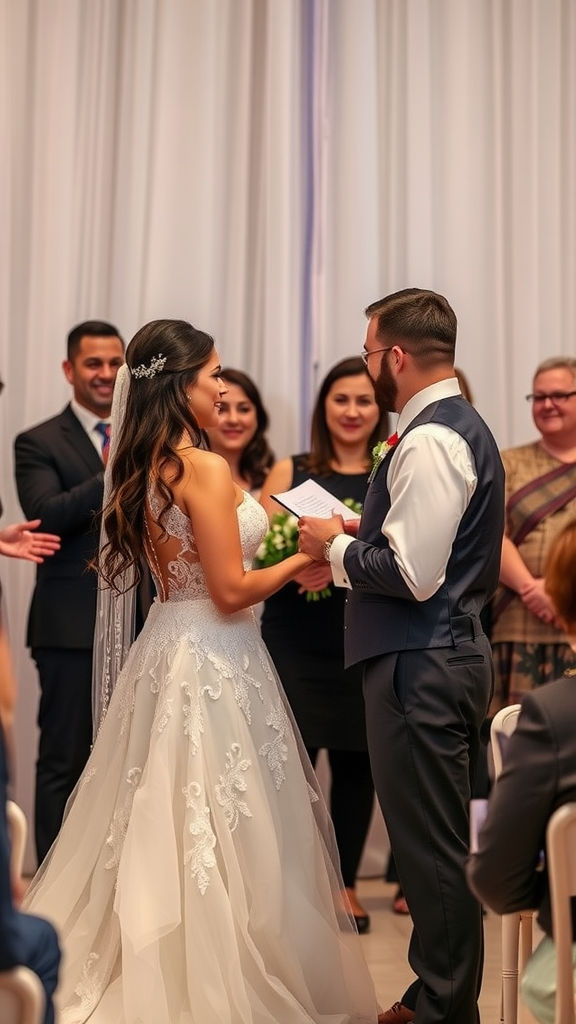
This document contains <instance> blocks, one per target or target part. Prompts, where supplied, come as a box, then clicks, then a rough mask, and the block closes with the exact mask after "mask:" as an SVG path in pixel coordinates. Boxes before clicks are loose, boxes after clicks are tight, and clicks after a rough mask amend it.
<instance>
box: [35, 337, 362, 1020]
mask: <svg viewBox="0 0 576 1024" xmlns="http://www.w3.org/2000/svg"><path fill="white" fill-rule="evenodd" d="M126 362H127V366H126V368H125V369H124V368H123V369H122V370H121V371H120V373H119V375H118V379H117V384H116V391H115V396H114V408H113V417H112V441H111V453H110V463H109V469H108V485H109V486H108V487H107V494H108V497H106V494H105V505H104V512H103V519H104V529H105V537H104V545H103V548H102V551H101V555H100V562H99V566H100V574H101V578H102V581H103V585H104V586H105V587H107V588H108V590H107V591H106V593H108V594H109V595H110V596H111V597H112V599H113V602H114V603H115V602H116V601H117V602H119V604H120V605H121V606H122V607H121V608H120V609H119V610H113V611H112V612H111V613H110V616H109V621H110V623H111V628H110V635H109V636H108V638H107V644H108V646H107V647H106V652H107V656H106V658H105V672H104V676H105V679H104V685H105V686H106V687H107V700H108V699H109V704H108V710H107V712H106V714H105V716H104V718H103V720H102V723H101V725H100V728H99V731H98V734H97V737H96V741H95V744H94V748H93V751H92V754H91V757H90V759H89V761H88V764H87V766H86V769H85V771H84V773H83V775H82V777H81V779H80V781H79V783H78V787H77V789H76V790H75V792H74V794H73V796H72V798H71V800H70V802H69V804H68V807H67V813H66V816H65V819H64V823H63V826H62V830H61V832H60V835H59V837H58V839H57V841H56V843H55V844H54V846H53V847H52V850H51V851H50V853H49V855H48V857H47V858H46V860H45V861H44V863H43V865H42V868H41V870H40V872H39V874H38V875H37V877H36V879H35V880H34V881H33V883H32V887H31V890H30V895H29V896H28V898H27V907H28V908H29V909H34V910H35V911H40V912H44V913H45V914H46V915H47V916H49V917H50V919H52V920H53V921H54V922H55V923H56V925H57V926H58V928H59V933H60V936H61V940H62V944H63V947H64V951H65V957H64V961H65V963H64V968H63V971H62V978H61V984H60V990H59V1004H60V1008H61V1016H60V1020H61V1022H62V1024H72V1022H74V1024H83V1022H84V1021H88V1020H89V1021H90V1024H110V1022H111V1021H114V1022H115V1024H221V1022H222V1021H228V1022H230V1024H232V1022H234V1024H270V1022H271V1021H282V1024H312V1022H314V1024H328V1022H330V1024H333V1022H334V1024H335V1022H338V1024H345V1022H350V1024H352V1022H358V1024H360V1022H366V1024H368V1022H375V1021H376V1017H377V1009H376V1005H375V997H374V991H373V986H372V984H371V981H370V977H369V973H368V969H367V967H366V963H365V961H364V958H363V956H362V951H361V949H360V942H359V940H358V938H357V936H356V934H355V931H354V927H353V923H352V922H351V921H350V919H349V918H348V917H347V915H346V911H345V907H344V904H343V902H342V899H341V897H340V895H339V884H340V882H339V878H338V874H337V870H336V869H335V868H334V866H333V864H332V861H331V859H330V856H329V855H328V850H329V849H330V844H331V839H330V826H329V821H328V820H327V816H326V812H325V808H324V807H323V803H322V800H321V798H320V796H319V794H318V791H317V787H316V786H315V783H314V776H313V772H312V770H311V767H310V765H309V763H307V758H306V755H305V752H304V751H303V750H302V751H301V750H300V748H299V738H298V735H297V730H295V728H294V727H293V725H292V722H291V720H290V716H289V714H288V712H287V709H286V707H285V705H284V703H283V700H282V696H281V692H280V689H279V687H278V684H277V678H276V676H275V674H274V671H273V667H272V665H271V662H270V660H269V657H268V653H267V651H266V648H265V647H264V644H263V642H262V640H261V637H260V635H259V630H258V628H257V625H256V622H255V619H254V615H253V612H252V610H251V607H250V606H251V605H252V604H253V603H254V602H257V601H259V600H262V599H263V598H265V597H267V596H269V594H270V593H271V592H272V591H273V590H275V589H277V588H278V587H280V586H282V585H283V584H284V583H285V582H286V581H287V580H288V579H290V578H291V577H292V576H293V575H294V574H295V573H297V572H299V571H301V570H302V569H303V568H305V567H306V566H307V565H308V564H309V559H308V558H307V557H306V556H304V555H294V556H293V557H292V558H291V559H287V560H286V561H285V562H283V563H282V564H281V565H277V566H272V567H270V568H268V569H263V570H261V571H253V570H251V563H252V559H253V556H254V553H255V551H256V549H257V547H258V545H259V544H260V541H261V538H262V536H263V534H264V533H265V531H266V526H267V522H266V516H265V514H264V512H263V510H262V508H261V507H260V506H259V505H258V503H257V502H256V501H255V500H254V499H253V498H252V497H251V496H250V495H249V494H248V493H247V492H245V491H242V490H240V488H239V487H237V486H236V485H235V484H234V483H233V481H232V477H231V474H230V469H229V467H228V465H227V463H226V462H225V460H224V459H222V458H221V457H220V456H219V455H216V454H215V453H213V452H210V451H206V450H205V448H204V446H203V434H202V432H203V431H204V430H205V429H207V428H209V427H210V426H212V425H214V423H215V422H216V419H217V416H218V409H219V405H220V402H221V400H222V397H223V395H224V394H225V392H226V386H225V384H224V382H223V381H222V380H221V377H220V374H221V369H220V361H219V357H218V353H217V352H216V349H215V347H214V343H213V340H212V338H210V337H209V336H208V335H207V334H205V333H204V332H202V331H199V330H196V329H195V328H194V327H192V326H191V325H190V324H188V323H185V322H183V321H178V320H160V321H154V322H153V323H150V324H147V325H146V326H145V327H143V328H142V329H141V330H140V331H138V333H137V334H136V336H135V337H134V339H133V340H132V342H131V343H130V345H129V346H128V349H127V352H126ZM142 556H143V557H144V558H145V559H146V561H147V562H148V564H149V566H150V569H151V570H152V573H153V574H154V577H155V582H156V587H157V592H158V598H157V600H156V601H155V602H154V604H153V606H152V608H151V610H150V612H149V614H148V617H147V619H146V622H145V624H144V627H143V629H142V631H141V633H140V634H139V636H138V638H137V639H136V640H135V642H134V643H133V645H132V647H131V648H130V650H129V653H128V656H127V658H126V660H125V663H124V665H123V667H122V669H121V671H120V674H119V676H118V679H117V681H116V684H115V687H114V688H113V689H112V690H111V695H110V692H109V691H110V689H111V688H110V687H109V685H108V684H109V680H108V676H109V674H110V666H111V665H113V664H114V661H115V655H116V653H117V652H118V650H121V649H122V648H123V647H124V639H123V637H122V635H121V634H122V632H123V626H125V625H126V623H127V622H128V621H129V617H128V616H127V615H126V614H125V608H124V604H125V602H126V600H127V599H128V598H129V597H130V595H131V594H132V593H133V591H134V586H133V584H134V583H135V582H136V581H137V579H138V576H139V574H140V564H141V557H142ZM306 768H307V770H306Z"/></svg>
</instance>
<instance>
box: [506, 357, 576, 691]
mask: <svg viewBox="0 0 576 1024" xmlns="http://www.w3.org/2000/svg"><path fill="white" fill-rule="evenodd" d="M526 398H527V400H528V401H529V402H530V404H531V406H532V416H533V419H534V425H535V427H536V429H537V430H538V432H539V434H540V437H539V438H538V440H536V441H533V442H531V443H530V444H525V445H521V446H520V447H518V448H510V449H509V450H508V451H504V452H502V460H503V462H504V466H505V469H506V534H505V537H504V541H503V546H502V567H501V571H500V588H499V590H498V591H497V593H496V595H495V597H494V600H493V604H492V646H493V651H494V666H495V671H496V685H495V695H494V702H493V709H492V710H493V711H496V710H498V708H499V707H504V706H505V705H506V704H512V703H515V702H517V701H519V700H521V698H522V695H523V694H524V693H525V692H526V691H527V690H531V689H533V688H534V687H536V686H539V685H540V684H542V683H547V682H549V681H550V680H552V679H556V678H557V677H558V676H560V675H562V672H563V671H564V669H565V668H566V667H567V666H568V665H571V664H572V663H573V660H574V654H573V652H572V650H571V648H570V647H569V645H568V644H567V642H566V635H565V633H564V632H563V630H562V629H561V628H560V626H559V624H558V623H557V621H556V613H555V610H554V606H553V604H552V601H551V599H550V596H549V595H548V594H547V593H546V592H545V590H544V572H545V568H546V559H547V556H548V551H549V548H550V545H551V543H552V541H553V540H554V538H555V537H556V536H557V534H558V533H560V531H561V530H562V529H563V527H564V526H565V525H566V524H567V523H568V522H569V521H570V520H571V519H574V518H575V517H576V359H572V358H569V357H568V356H556V357H554V358H551V359H547V360H546V361H545V362H543V363H541V364H540V366H538V368H537V370H536V373H535V375H534V380H533V386H532V393H531V394H529V395H527V396H526Z"/></svg>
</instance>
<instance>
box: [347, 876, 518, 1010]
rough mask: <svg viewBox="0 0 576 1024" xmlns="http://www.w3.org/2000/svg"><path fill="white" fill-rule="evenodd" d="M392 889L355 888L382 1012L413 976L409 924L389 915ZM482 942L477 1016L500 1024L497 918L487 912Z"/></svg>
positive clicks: (376, 882)
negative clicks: (367, 921)
mask: <svg viewBox="0 0 576 1024" xmlns="http://www.w3.org/2000/svg"><path fill="white" fill-rule="evenodd" d="M395 890H396V886H394V885H390V884H388V883H386V882H383V881H381V880H380V879H362V880H360V881H359V882H358V885H357V892H358V896H359V898H360V902H361V903H362V906H364V907H365V908H366V910H367V911H368V913H369V914H370V917H371V923H372V927H371V931H370V933H369V934H368V935H363V936H362V945H363V947H364V951H365V954H366V959H367V961H368V964H369V967H370V971H371V973H372V977H373V979H374V984H375V986H376V992H377V995H378V998H379V1000H380V1003H381V1006H382V1009H384V1010H387V1009H388V1007H389V1006H391V1005H392V1004H393V1003H394V1002H396V1000H397V999H400V996H401V995H402V993H403V992H404V991H405V989H406V988H407V987H408V985H409V984H410V982H411V981H412V980H413V977H414V976H413V974H412V971H411V970H410V967H409V965H408V961H407V959H406V954H407V949H408V940H409V937H410V932H411V927H412V926H411V921H410V918H409V917H402V916H400V915H398V914H394V913H393V912H392V897H393V895H394V892H395ZM484 939H485V962H484V976H483V984H482V991H481V993H480V1015H481V1019H482V1024H499V1021H500V950H501V944H500V918H499V917H498V916H497V915H496V914H493V913H491V912H490V911H489V912H488V914H487V915H486V916H485V918H484ZM523 1016H524V1015H523V1014H522V1015H521V1019H522V1017H523ZM462 1024H467V1022H465V1021H463V1022H462Z"/></svg>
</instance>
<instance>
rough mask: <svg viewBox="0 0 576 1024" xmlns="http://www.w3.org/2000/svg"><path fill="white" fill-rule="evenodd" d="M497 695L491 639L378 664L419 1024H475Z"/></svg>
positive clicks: (384, 776) (368, 673)
mask: <svg viewBox="0 0 576 1024" xmlns="http://www.w3.org/2000/svg"><path fill="white" fill-rule="evenodd" d="M491 687H492V670H491V661H490V649H489V645H488V642H487V641H486V639H485V638H484V637H480V638H477V639H476V641H469V642H468V641H467V642H464V643H461V644H459V646H458V647H457V648H456V649H451V648H450V649H442V648H440V649H429V650H423V651H403V652H401V653H399V654H390V655H383V656H382V657H380V658H374V659H372V660H371V661H370V662H369V663H368V664H367V666H366V670H365V676H364V696H365V700H366V720H367V728H368V746H369V750H370V757H371V761H372V771H373V774H374V780H375V783H376V791H377V793H378V797H379V800H380V805H381V807H382V811H383V814H384V818H385V821H386V825H387V828H388V831H389V833H390V839H391V843H392V848H393V850H394V856H395V859H396V864H397V867H398V873H399V875H400V879H401V883H402V887H403V889H404V892H405V894H406V899H407V901H408V905H409V907H410V912H411V914H412V919H413V922H414V930H413V933H412V938H411V942H410V950H409V960H410V964H411V966H412V969H413V970H414V972H415V974H416V975H417V978H418V982H417V983H415V984H414V985H413V986H411V987H410V989H409V990H408V991H407V992H406V993H404V995H403V996H402V997H401V1000H400V1001H401V1002H402V1003H404V1005H405V1006H409V1007H410V1008H412V1009H415V1011H416V1021H417V1022H418V1024H440V1022H442V1024H464V1022H466V1024H474V1022H475V1021H478V1020H479V1017H478V1009H477V1000H478V993H479V990H480V983H481V975H482V958H483V940H482V917H481V909H480V905H479V904H478V902H477V901H476V900H475V899H474V897H473V896H472V895H471V893H470V891H469V889H468V886H467V884H466V878H465V874H464V864H465V860H466V856H467V851H468V805H469V800H470V794H471V790H472V784H473V777H474V774H475V768H476V762H477V758H478V748H479V742H480V741H479V732H480V727H481V724H482V721H483V719H484V717H485V715H486V710H487V707H488V701H489V699H490V693H491Z"/></svg>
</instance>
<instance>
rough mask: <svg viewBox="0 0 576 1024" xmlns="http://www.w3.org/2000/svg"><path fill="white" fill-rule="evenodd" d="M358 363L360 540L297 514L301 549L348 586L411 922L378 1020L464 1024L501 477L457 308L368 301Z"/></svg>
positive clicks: (426, 301) (375, 766)
mask: <svg viewBox="0 0 576 1024" xmlns="http://www.w3.org/2000/svg"><path fill="white" fill-rule="evenodd" d="M366 315H367V317H368V327H367V333H366V341H365V350H364V359H365V362H366V365H367V367H368V371H369V373H370V376H371V377H372V380H373V381H374V388H375V391H376V397H377V399H378V402H379V404H380V405H381V407H382V408H383V410H388V411H394V412H398V413H399V414H400V415H399V419H398V428H397V436H396V435H395V436H394V437H393V438H391V439H390V444H389V445H384V446H383V447H382V449H381V454H382V453H383V457H382V459H381V461H379V462H378V464H377V468H376V471H375V474H374V476H373V480H372V483H371V485H370V487H369V490H368V494H367V497H366V501H365V504H364V510H363V515H362V520H361V523H360V528H359V532H358V538H357V539H354V538H352V537H350V536H347V535H346V534H345V533H344V530H343V525H342V520H341V519H340V518H339V517H336V516H335V517H333V518H332V519H329V520H319V519H311V518H308V517H304V518H303V519H301V520H300V547H301V550H302V551H304V552H306V554H309V555H311V556H312V557H313V558H315V559H317V560H320V559H322V558H324V559H326V560H328V561H329V562H330V564H331V567H332V573H333V576H334V582H335V583H336V584H337V585H340V586H344V587H346V588H348V590H349V594H348V599H347V606H346V620H345V622H346V625H345V655H346V663H347V665H353V664H355V663H357V662H363V664H364V696H365V701H366V718H367V728H368V746H369V751H370V758H371V763H372V771H373V775H374V781H375V785H376V790H377V793H378V799H379V801H380V805H381V807H382V811H383V813H384V817H385V820H386V824H387V827H388V832H389V835H390V841H391V846H392V850H393V852H394V857H395V860H396V864H397V867H398V873H399V876H400V882H401V885H402V888H403V890H404V893H405V895H406V899H407V901H408V905H409V907H410V913H411V915H412V921H413V925H414V928H413V932H412V938H411V942H410V949H409V960H410V964H411V966H412V968H413V970H414V972H415V974H416V976H417V980H416V981H415V982H414V983H413V984H412V985H411V986H410V988H409V989H408V990H407V991H406V992H405V993H404V995H403V996H402V997H401V1000H400V1001H399V1002H396V1003H395V1004H394V1006H392V1007H391V1008H390V1010H387V1011H386V1012H385V1013H383V1014H381V1016H380V1018H379V1020H380V1022H381V1024H409V1022H411V1021H415V1022H417V1024H439V1022H440V1021H442V1022H444V1024H463V1022H466V1024H473V1022H474V1021H478V1020H479V1016H478V1008H477V1000H478V993H479V990H480V984H481V977H482V959H483V945H482V918H481V908H480V906H479V904H478V903H477V902H476V900H475V899H474V898H473V897H472V896H471V894H470V892H469V890H468V887H467V884H466V879H465V874H464V864H465V861H466V855H467V849H468V804H469V801H470V793H471V788H472V784H473V780H474V775H475V771H476V764H477V759H478V750H479V745H480V726H481V724H482V721H483V719H484V717H485V715H486V711H487V708H488V704H489V701H490V696H491V692H492V685H493V669H492V658H491V652H490V645H489V643H488V640H487V638H486V637H485V635H484V633H483V630H482V625H481V622H480V612H481V610H482V607H483V605H484V603H485V602H486V600H487V599H488V598H489V597H490V596H491V594H492V593H493V592H494V590H495V588H496V584H497V581H498V572H499V566H500V549H501V540H502V535H503V529H504V472H503V468H502V463H501V460H500V455H499V453H498V449H497V447H496V443H495V441H494V438H493V437H492V434H491V433H490V431H489V429H488V427H487V426H486V424H485V423H484V421H483V420H482V419H481V418H480V416H479V415H478V413H477V412H476V411H475V410H474V409H473V408H472V406H471V405H470V404H469V403H468V402H467V401H466V400H465V399H464V398H463V397H462V395H461V394H460V389H459V386H458V381H457V379H456V377H455V375H454V350H455V343H456V317H455V315H454V312H453V310H452V308H451V307H450V305H449V304H448V302H447V300H446V299H445V298H444V297H443V296H442V295H438V294H436V293H435V292H431V291H425V290H422V289H419V288H408V289H405V290H403V291H400V292H396V293H394V294H392V295H388V296H387V297H386V298H384V299H381V300H380V301H378V302H375V303H373V304H372V305H371V306H369V307H368V309H367V310H366Z"/></svg>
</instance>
